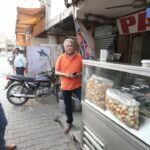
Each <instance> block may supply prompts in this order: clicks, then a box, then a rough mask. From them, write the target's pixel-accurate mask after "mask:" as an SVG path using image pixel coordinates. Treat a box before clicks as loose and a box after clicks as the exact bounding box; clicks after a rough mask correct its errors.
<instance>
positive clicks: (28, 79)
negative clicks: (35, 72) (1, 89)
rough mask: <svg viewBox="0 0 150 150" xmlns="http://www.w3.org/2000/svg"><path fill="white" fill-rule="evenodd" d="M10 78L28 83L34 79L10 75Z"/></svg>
mask: <svg viewBox="0 0 150 150" xmlns="http://www.w3.org/2000/svg"><path fill="white" fill-rule="evenodd" d="M11 77H12V78H16V79H19V80H24V81H28V82H31V81H35V78H34V77H25V76H23V75H11Z"/></svg>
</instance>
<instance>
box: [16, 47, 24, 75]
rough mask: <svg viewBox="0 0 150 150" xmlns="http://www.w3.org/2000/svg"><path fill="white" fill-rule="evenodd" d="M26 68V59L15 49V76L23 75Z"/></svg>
mask: <svg viewBox="0 0 150 150" xmlns="http://www.w3.org/2000/svg"><path fill="white" fill-rule="evenodd" d="M25 68H26V58H25V57H24V56H23V54H22V53H21V51H20V50H19V48H16V49H15V59H14V70H15V71H16V74H17V75H24V70H25Z"/></svg>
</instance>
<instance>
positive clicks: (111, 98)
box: [105, 89, 140, 129]
mask: <svg viewBox="0 0 150 150" xmlns="http://www.w3.org/2000/svg"><path fill="white" fill-rule="evenodd" d="M105 105H106V109H108V110H109V111H111V112H112V113H113V114H114V115H115V116H116V117H117V118H118V119H119V120H121V121H122V122H123V123H125V124H126V125H127V126H129V127H132V128H135V129H138V128H139V105H140V103H139V102H137V101H136V100H135V99H134V98H133V96H132V95H130V94H128V93H123V92H122V91H120V90H116V89H108V90H107V91H106V101H105Z"/></svg>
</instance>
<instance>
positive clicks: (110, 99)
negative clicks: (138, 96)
mask: <svg viewBox="0 0 150 150" xmlns="http://www.w3.org/2000/svg"><path fill="white" fill-rule="evenodd" d="M112 87H113V82H112V81H111V80H108V79H106V78H102V77H97V76H96V75H92V76H91V78H90V79H89V80H88V81H87V85H86V90H85V98H86V99H88V100H89V101H91V102H92V103H94V104H95V105H97V106H99V107H100V108H103V109H105V108H106V109H107V110H109V111H110V112H112V114H114V116H115V117H117V118H118V119H119V120H121V121H122V122H123V123H125V124H126V125H127V126H129V127H132V128H135V129H138V128H139V110H140V109H139V106H140V103H139V102H137V101H136V100H135V99H134V98H133V96H132V95H130V94H127V93H123V92H122V91H120V90H117V89H113V88H112Z"/></svg>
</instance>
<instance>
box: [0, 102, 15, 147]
mask: <svg viewBox="0 0 150 150" xmlns="http://www.w3.org/2000/svg"><path fill="white" fill-rule="evenodd" d="M6 126H7V119H6V116H5V113H4V110H3V107H2V105H1V103H0V150H15V149H16V145H15V144H11V145H8V146H5V139H4V136H5V130H6Z"/></svg>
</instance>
